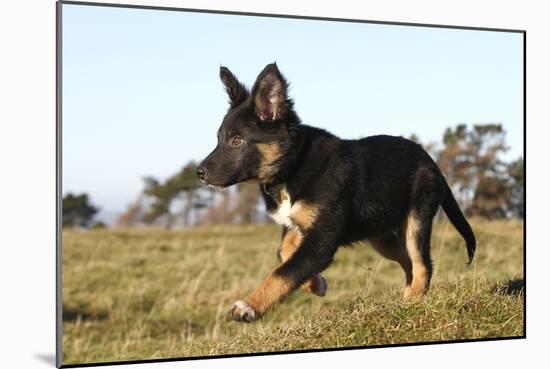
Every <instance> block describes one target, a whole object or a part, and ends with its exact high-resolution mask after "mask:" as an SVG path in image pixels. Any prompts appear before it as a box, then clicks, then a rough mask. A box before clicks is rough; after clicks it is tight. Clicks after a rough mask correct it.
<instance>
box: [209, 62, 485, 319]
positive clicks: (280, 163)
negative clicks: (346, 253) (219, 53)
mask: <svg viewBox="0 0 550 369" xmlns="http://www.w3.org/2000/svg"><path fill="white" fill-rule="evenodd" d="M220 77H221V80H222V82H223V84H224V86H225V88H226V91H227V93H228V95H229V99H230V108H229V111H228V112H227V114H226V116H225V118H224V119H223V122H222V124H221V127H220V129H219V131H218V145H217V147H216V148H215V150H214V151H213V152H212V153H211V154H210V155H209V156H208V157H207V158H206V159H205V160H204V161H203V162H202V163H201V165H200V166H199V169H198V175H199V177H200V178H201V179H202V180H203V181H204V182H206V183H208V184H210V185H214V186H219V187H226V186H230V185H233V184H235V183H238V182H243V181H248V180H256V181H258V182H259V184H260V190H261V192H262V195H263V198H264V200H265V204H266V208H267V211H268V212H269V213H270V214H277V211H278V210H280V211H279V213H280V216H277V215H275V218H277V219H278V220H279V221H280V222H281V223H282V224H283V241H282V244H281V248H280V249H279V258H280V259H281V261H282V264H281V265H280V266H279V267H278V268H276V269H275V270H274V271H273V272H272V273H271V274H270V275H269V276H268V277H267V278H266V279H265V280H264V282H263V283H262V285H261V286H260V287H259V288H258V289H257V290H256V291H254V292H253V293H251V294H250V295H249V296H248V297H247V298H245V300H244V301H238V302H237V303H235V305H234V306H233V308H232V311H231V313H232V317H233V318H234V319H236V320H243V321H252V320H255V319H257V318H259V317H261V315H263V314H264V313H265V312H266V311H267V310H268V309H269V308H270V307H271V306H272V305H273V304H274V303H276V302H278V301H280V300H281V299H283V298H284V297H285V296H286V295H288V294H289V293H291V292H292V291H293V290H295V289H296V288H298V287H300V286H301V285H302V286H303V287H304V288H306V289H308V290H309V291H311V292H313V293H316V294H318V295H324V293H325V289H326V282H325V280H324V279H323V278H322V277H321V275H320V274H319V273H321V272H322V271H323V270H324V269H325V268H327V267H328V266H329V264H330V263H331V261H332V259H333V256H334V254H335V252H336V250H337V248H338V247H339V246H342V245H349V244H351V243H353V242H355V241H361V240H369V241H370V242H371V244H372V245H373V246H374V247H375V249H376V250H377V251H379V252H380V253H381V254H382V255H384V256H385V257H388V258H390V259H392V260H395V261H397V262H399V264H400V265H401V266H402V267H403V269H404V271H405V276H406V287H405V297H406V298H409V297H414V296H417V295H421V294H422V293H424V292H425V291H426V290H427V288H428V287H429V281H430V277H431V272H432V262H431V258H430V236H431V231H432V220H433V218H434V216H435V214H436V211H437V210H438V208H439V206H441V207H442V208H443V210H444V211H445V213H446V214H447V216H448V217H449V219H450V221H451V222H452V224H453V225H454V226H455V227H456V229H457V230H458V231H459V232H460V234H461V235H462V236H463V237H464V239H465V241H466V245H467V251H468V258H469V262H471V261H472V258H473V256H474V252H475V246H476V241H475V237H474V234H473V232H472V229H471V228H470V225H469V224H468V222H467V221H466V219H465V218H464V216H463V214H462V212H461V211H460V208H459V207H458V205H457V203H456V201H455V199H454V197H453V195H452V193H451V190H450V188H449V186H448V184H447V182H446V181H445V178H444V177H443V175H442V174H441V171H440V170H439V168H438V167H437V165H436V164H435V162H434V161H433V160H432V159H431V158H430V156H429V155H428V154H427V153H426V151H424V150H423V148H422V147H421V146H420V145H418V144H416V143H414V142H412V141H409V140H407V139H404V138H401V137H392V136H372V137H367V138H363V139H360V140H343V139H340V138H338V137H336V136H334V135H332V134H330V133H328V132H327V131H324V130H322V129H319V128H314V127H310V126H307V125H304V124H301V122H300V119H299V117H298V115H297V114H296V113H295V111H294V109H293V102H292V100H291V99H289V98H288V96H287V88H288V84H287V82H286V80H285V79H284V77H283V76H282V75H281V73H280V72H279V69H278V68H277V66H276V64H269V65H268V66H266V67H265V69H264V70H263V71H262V72H261V73H260V74H259V76H258V78H257V80H256V82H255V84H254V86H253V87H252V89H251V92H249V91H248V90H247V89H246V88H245V87H244V86H243V85H242V84H241V83H240V82H239V81H238V80H237V79H236V78H235V76H234V75H233V74H232V73H231V72H230V71H229V70H228V69H227V68H225V67H221V69H220ZM285 200H287V202H286V203H285ZM285 204H286V206H287V207H286V208H285Z"/></svg>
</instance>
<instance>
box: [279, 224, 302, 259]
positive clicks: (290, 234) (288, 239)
mask: <svg viewBox="0 0 550 369" xmlns="http://www.w3.org/2000/svg"><path fill="white" fill-rule="evenodd" d="M301 243H302V234H301V233H299V232H296V231H295V230H294V229H288V230H287V232H286V234H285V236H284V237H283V239H282V241H281V246H280V247H279V255H280V256H281V262H284V261H286V260H288V258H290V257H291V256H292V254H294V251H296V250H297V249H298V247H300V244H301Z"/></svg>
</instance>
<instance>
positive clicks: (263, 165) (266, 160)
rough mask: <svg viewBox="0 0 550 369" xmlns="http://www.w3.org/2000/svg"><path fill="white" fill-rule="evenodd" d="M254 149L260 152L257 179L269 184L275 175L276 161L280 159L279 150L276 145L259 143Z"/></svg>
mask: <svg viewBox="0 0 550 369" xmlns="http://www.w3.org/2000/svg"><path fill="white" fill-rule="evenodd" d="M256 148H257V149H258V151H259V152H260V156H261V159H260V166H259V168H258V179H259V180H260V181H261V182H269V180H270V179H272V177H273V175H275V173H277V170H278V164H277V161H278V160H279V159H280V158H281V150H280V147H279V144H277V143H259V144H256Z"/></svg>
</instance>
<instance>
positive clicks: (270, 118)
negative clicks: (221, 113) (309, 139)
mask: <svg viewBox="0 0 550 369" xmlns="http://www.w3.org/2000/svg"><path fill="white" fill-rule="evenodd" d="M220 79H221V80H222V83H223V85H224V86H225V90H226V92H227V94H228V95H229V110H228V112H227V114H226V115H225V117H224V118H223V121H222V124H221V126H220V128H219V130H218V144H217V146H216V148H215V149H214V151H212V152H211V153H210V155H208V157H207V158H206V159H204V160H203V162H202V163H201V164H200V165H199V167H198V169H197V175H198V176H199V178H200V179H201V180H202V181H204V182H205V183H207V184H209V185H213V186H216V187H227V186H231V185H233V184H236V183H239V182H244V181H248V180H258V181H259V182H260V183H271V182H273V181H274V179H275V178H276V176H277V175H278V174H279V173H280V172H281V170H282V169H283V168H284V166H285V164H286V162H287V161H288V159H289V153H290V152H291V149H292V146H293V142H294V138H295V136H296V131H297V130H296V127H297V125H298V123H299V118H298V117H297V116H296V114H295V113H294V110H293V107H292V106H293V104H292V100H290V99H289V98H288V96H287V89H288V84H287V82H286V80H285V79H284V77H283V76H282V74H281V72H279V69H278V68H277V65H276V64H275V63H273V64H269V65H267V66H266V67H265V68H264V70H263V71H262V72H261V73H260V74H259V75H258V77H257V79H256V82H255V83H254V86H253V87H252V90H251V91H250V92H249V91H248V90H247V89H246V87H245V86H244V85H243V84H242V83H240V82H239V81H238V80H237V78H236V77H235V76H234V75H233V73H231V71H230V70H229V69H227V68H225V67H221V68H220Z"/></svg>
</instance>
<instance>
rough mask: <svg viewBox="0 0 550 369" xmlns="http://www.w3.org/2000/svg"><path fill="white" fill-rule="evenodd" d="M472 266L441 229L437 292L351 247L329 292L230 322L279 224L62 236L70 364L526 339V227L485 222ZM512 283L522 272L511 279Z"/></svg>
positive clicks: (436, 248)
mask: <svg viewBox="0 0 550 369" xmlns="http://www.w3.org/2000/svg"><path fill="white" fill-rule="evenodd" d="M474 229H475V232H476V235H477V238H478V243H479V246H478V254H477V257H476V259H475V263H474V264H473V265H472V266H470V267H466V266H465V262H466V259H467V257H466V251H465V247H464V244H463V240H462V239H461V238H460V236H459V235H458V233H457V232H456V231H455V230H454V229H453V228H452V226H450V225H448V223H446V222H443V223H441V224H438V225H437V226H436V227H435V231H434V236H433V242H432V250H433V251H432V255H433V259H434V263H435V268H436V269H435V274H434V279H433V284H432V288H431V289H430V292H429V293H428V295H427V296H426V297H425V298H423V299H421V300H419V301H416V302H412V303H404V302H402V301H401V299H400V295H401V289H402V285H403V283H404V277H403V274H402V271H401V269H400V268H399V266H398V265H397V264H395V263H392V262H390V261H387V260H385V259H382V258H381V257H379V256H378V255H377V254H376V253H375V252H374V251H373V250H372V249H371V248H370V246H368V245H363V244H359V245H357V246H355V247H354V248H347V249H342V250H341V251H339V252H338V254H337V256H336V259H335V262H334V263H333V264H332V265H331V267H330V268H329V269H328V270H327V271H325V272H324V273H323V275H324V276H325V277H326V279H327V281H328V283H329V289H328V293H327V296H326V297H324V298H319V297H316V296H313V295H310V294H307V293H305V292H302V291H298V292H296V293H295V294H294V295H292V296H291V297H290V298H289V299H287V300H286V301H285V302H283V303H282V304H280V305H278V306H277V307H276V309H274V310H273V311H272V312H271V313H270V314H269V315H267V316H266V317H265V318H264V319H263V320H262V321H259V322H256V323H254V324H243V323H237V322H233V321H229V320H228V309H229V307H230V305H231V303H232V302H233V301H235V300H237V299H240V298H242V297H244V296H245V295H246V294H247V293H248V292H249V291H251V290H252V289H253V288H254V287H256V286H257V285H258V284H259V282H260V281H261V280H262V278H263V277H264V276H265V275H266V274H267V273H268V272H269V271H270V270H271V269H272V268H273V267H274V266H275V265H276V263H277V260H276V257H275V250H276V247H277V244H278V240H279V235H280V232H279V229H278V228H277V227H276V226H241V227H238V226H233V227H231V226H227V227H211V228H204V229H193V230H186V231H164V230H151V229H133V230H125V231H113V230H95V231H88V232H77V231H67V230H65V231H64V232H63V303H64V312H65V316H64V318H65V321H64V324H63V353H64V363H65V364H72V363H86V362H97V361H118V360H132V359H148V358H166V357H182V356H185V357H188V356H203V355H219V354H234V353H250V352H257V351H283V350H298V349H311V348H327V347H344V346H364V345H381V344H391V343H404V342H426V341H437V340H457V339H474V338H487V337H502V336H521V335H523V320H524V317H523V311H524V310H523V294H522V293H521V286H522V280H521V279H519V280H518V278H521V277H522V276H523V224H522V223H520V222H515V221H499V222H476V223H475V224H474ZM514 279H516V280H515V281H514Z"/></svg>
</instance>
